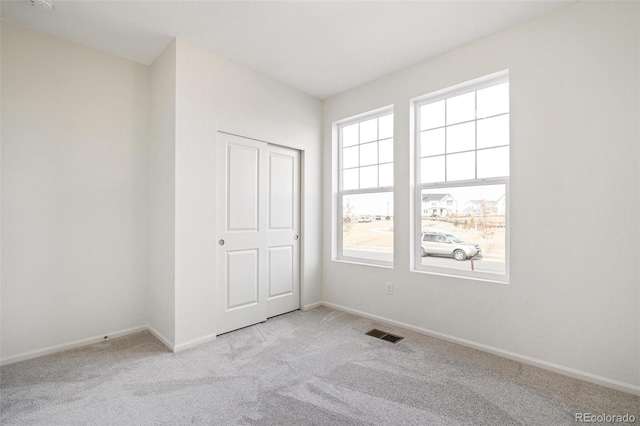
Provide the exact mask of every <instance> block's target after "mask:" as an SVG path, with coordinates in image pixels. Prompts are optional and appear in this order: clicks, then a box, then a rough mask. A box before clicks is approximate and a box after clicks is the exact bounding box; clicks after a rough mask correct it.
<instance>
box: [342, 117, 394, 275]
mask: <svg viewBox="0 0 640 426" xmlns="http://www.w3.org/2000/svg"><path fill="white" fill-rule="evenodd" d="M338 140H339V143H338V158H339V176H338V187H339V195H338V212H339V214H338V218H339V219H338V220H339V226H338V230H339V231H338V256H337V257H338V259H342V260H353V261H357V262H365V263H371V264H377V265H388V266H390V265H393V113H392V112H391V110H389V109H385V110H384V111H381V112H377V113H375V114H370V115H367V116H366V117H364V118H358V119H354V120H349V121H345V122H342V123H340V124H338Z"/></svg>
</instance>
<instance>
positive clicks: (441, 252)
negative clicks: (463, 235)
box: [420, 232, 482, 260]
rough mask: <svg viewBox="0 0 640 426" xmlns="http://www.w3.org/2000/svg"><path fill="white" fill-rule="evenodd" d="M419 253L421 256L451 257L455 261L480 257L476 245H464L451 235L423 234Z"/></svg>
mask: <svg viewBox="0 0 640 426" xmlns="http://www.w3.org/2000/svg"><path fill="white" fill-rule="evenodd" d="M420 252H421V254H422V256H423V257H424V256H429V255H436V256H451V257H453V258H454V259H455V260H466V259H470V258H472V257H474V256H479V255H481V254H482V253H481V250H480V246H479V245H478V244H472V243H465V242H464V241H462V240H461V239H460V238H458V237H456V236H455V235H453V234H443V233H440V232H423V233H422V238H421V247H420Z"/></svg>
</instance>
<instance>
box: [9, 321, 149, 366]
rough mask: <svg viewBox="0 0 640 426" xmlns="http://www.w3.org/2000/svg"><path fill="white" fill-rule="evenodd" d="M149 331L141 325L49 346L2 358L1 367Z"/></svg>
mask: <svg viewBox="0 0 640 426" xmlns="http://www.w3.org/2000/svg"><path fill="white" fill-rule="evenodd" d="M145 330H148V327H147V326H144V325H141V326H138V327H132V328H127V329H125V330H120V331H114V332H111V333H104V334H100V335H99V336H93V337H88V338H86V339H80V340H75V341H73V342H69V343H62V344H59V345H53V346H48V347H46V348H42V349H36V350H33V351H28V352H23V353H21V354H16V355H10V356H7V357H3V358H0V365H9V364H13V363H16V362H20V361H26V360H28V359H33V358H38V357H41V356H44V355H50V354H53V353H56V352H62V351H67V350H69V349H76V348H80V347H82V346H87V345H92V344H94V343H99V342H104V341H105V336H106V337H107V340H112V339H115V338H116V337H123V336H127V335H129V334H133V333H138V332H140V331H145Z"/></svg>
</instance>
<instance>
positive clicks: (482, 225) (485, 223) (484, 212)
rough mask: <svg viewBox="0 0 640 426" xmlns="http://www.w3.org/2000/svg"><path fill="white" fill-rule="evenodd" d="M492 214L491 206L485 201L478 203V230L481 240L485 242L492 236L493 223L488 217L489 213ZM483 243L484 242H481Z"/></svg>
mask: <svg viewBox="0 0 640 426" xmlns="http://www.w3.org/2000/svg"><path fill="white" fill-rule="evenodd" d="M491 214H492V211H491V206H489V204H488V203H487V202H486V201H483V202H482V204H480V217H479V218H478V230H479V231H480V236H481V237H482V240H483V241H484V242H485V243H486V241H487V240H490V239H491V238H492V237H493V234H494V233H495V231H494V230H493V224H492V222H491V219H490V215H491ZM483 245H484V244H483Z"/></svg>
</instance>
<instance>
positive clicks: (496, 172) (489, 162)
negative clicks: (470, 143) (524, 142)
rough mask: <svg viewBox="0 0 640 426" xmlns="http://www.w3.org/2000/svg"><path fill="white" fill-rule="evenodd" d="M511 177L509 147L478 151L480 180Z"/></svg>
mask: <svg viewBox="0 0 640 426" xmlns="http://www.w3.org/2000/svg"><path fill="white" fill-rule="evenodd" d="M501 176H509V147H508V146H505V147H502V148H491V149H483V150H480V151H478V178H489V177H501Z"/></svg>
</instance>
